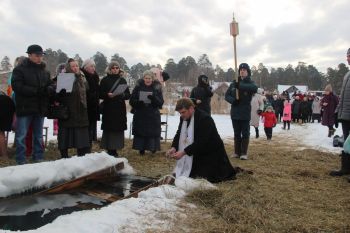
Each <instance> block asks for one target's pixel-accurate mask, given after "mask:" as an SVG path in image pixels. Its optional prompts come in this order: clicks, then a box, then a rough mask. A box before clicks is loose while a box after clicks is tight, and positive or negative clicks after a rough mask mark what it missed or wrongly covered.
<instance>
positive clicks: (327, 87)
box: [324, 84, 332, 92]
mask: <svg viewBox="0 0 350 233" xmlns="http://www.w3.org/2000/svg"><path fill="white" fill-rule="evenodd" d="M324 91H329V92H332V86H331V84H328V85H327V86H326V87H325V88H324Z"/></svg>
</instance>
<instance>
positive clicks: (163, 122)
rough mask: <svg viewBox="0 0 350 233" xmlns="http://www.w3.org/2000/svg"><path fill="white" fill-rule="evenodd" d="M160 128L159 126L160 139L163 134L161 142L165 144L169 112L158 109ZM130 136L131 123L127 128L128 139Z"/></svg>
mask: <svg viewBox="0 0 350 233" xmlns="http://www.w3.org/2000/svg"><path fill="white" fill-rule="evenodd" d="M159 112H160V117H161V119H160V126H161V132H160V133H161V137H162V134H164V137H162V138H163V140H164V142H167V140H168V116H169V111H168V109H164V108H162V109H160V110H159ZM131 134H132V122H130V127H129V139H131Z"/></svg>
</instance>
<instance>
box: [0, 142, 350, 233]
mask: <svg viewBox="0 0 350 233" xmlns="http://www.w3.org/2000/svg"><path fill="white" fill-rule="evenodd" d="M169 146H170V144H169V143H167V144H163V145H162V151H161V152H157V153H156V154H155V155H151V154H146V155H145V156H139V155H138V152H137V151H134V150H131V142H130V141H127V142H126V147H125V149H124V150H123V151H121V152H120V154H121V155H122V156H125V157H126V158H127V159H128V160H129V162H130V164H131V166H133V167H134V168H135V170H136V171H137V173H138V174H139V175H143V176H148V177H160V176H163V175H166V174H169V173H170V172H171V171H172V168H173V166H174V161H169V160H166V159H165V158H164V156H163V155H164V153H165V151H166V149H168V147H169ZM297 147H298V145H294V146H286V145H285V144H283V138H278V137H274V138H273V141H272V142H267V141H266V140H265V139H264V138H260V139H258V140H256V139H253V140H251V144H250V148H249V154H250V159H249V160H248V161H240V160H237V159H232V160H231V161H232V164H233V165H235V166H240V167H242V168H244V169H248V170H251V171H253V172H254V174H253V175H249V174H247V173H242V174H239V175H238V177H237V179H236V180H234V181H230V182H225V183H221V184H218V185H217V186H218V189H217V190H211V191H194V192H193V193H191V194H190V195H188V197H187V198H186V200H187V201H188V202H190V203H194V204H196V206H197V207H195V208H193V207H189V206H188V205H186V204H185V203H182V204H181V208H182V209H183V211H181V212H182V213H179V214H178V216H177V219H178V221H175V224H174V227H173V229H172V230H171V232H350V184H349V183H348V182H347V181H346V179H344V178H333V177H330V176H328V172H329V171H330V170H331V169H337V168H339V158H338V156H337V155H334V154H330V153H324V152H319V151H316V150H312V149H307V150H302V151H294V150H295V149H296V148H297ZM226 149H227V152H228V154H231V153H232V145H226ZM94 151H99V148H98V146H97V145H94ZM10 153H12V154H13V150H11V152H10ZM58 158H59V155H58V151H57V150H56V149H55V146H54V145H51V146H50V147H49V149H48V151H47V152H46V159H47V160H53V159H58ZM13 164H15V163H14V161H13V160H10V161H7V162H1V161H0V167H1V166H7V165H13ZM183 213H186V214H187V217H184V215H183Z"/></svg>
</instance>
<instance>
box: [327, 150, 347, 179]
mask: <svg viewBox="0 0 350 233" xmlns="http://www.w3.org/2000/svg"><path fill="white" fill-rule="evenodd" d="M340 157H341V168H340V170H339V171H331V172H330V174H329V175H331V176H343V175H349V174H350V154H348V153H345V152H344V151H342V154H341V156H340Z"/></svg>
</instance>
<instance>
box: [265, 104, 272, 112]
mask: <svg viewBox="0 0 350 233" xmlns="http://www.w3.org/2000/svg"><path fill="white" fill-rule="evenodd" d="M269 109H270V110H271V111H273V107H272V106H271V105H269V106H267V107H266V109H265V111H267V110H269Z"/></svg>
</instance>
